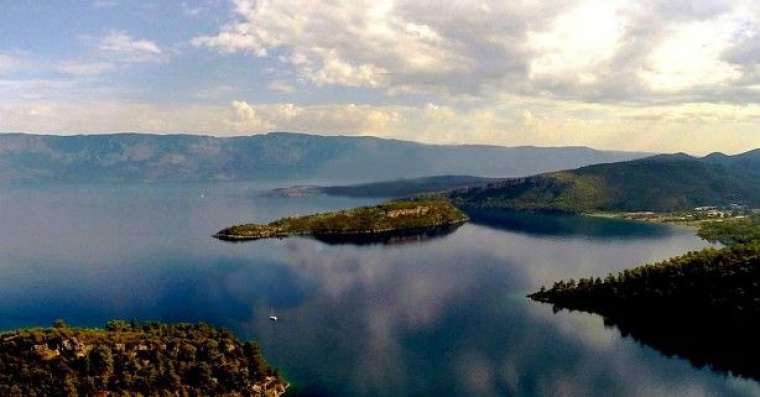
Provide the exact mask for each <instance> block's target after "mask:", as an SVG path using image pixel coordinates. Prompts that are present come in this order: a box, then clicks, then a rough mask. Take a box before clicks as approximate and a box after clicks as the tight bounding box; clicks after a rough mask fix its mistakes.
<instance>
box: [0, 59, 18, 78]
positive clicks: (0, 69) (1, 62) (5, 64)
mask: <svg viewBox="0 0 760 397" xmlns="http://www.w3.org/2000/svg"><path fill="white" fill-rule="evenodd" d="M21 63H22V61H21V60H20V59H19V58H17V57H14V56H10V55H5V54H0V76H2V75H4V74H6V73H10V72H11V71H13V70H14V69H16V68H18V67H20V66H21Z"/></svg>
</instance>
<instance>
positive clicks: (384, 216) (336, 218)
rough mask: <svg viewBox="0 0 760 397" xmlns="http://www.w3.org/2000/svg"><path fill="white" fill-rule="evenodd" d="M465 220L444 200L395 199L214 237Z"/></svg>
mask: <svg viewBox="0 0 760 397" xmlns="http://www.w3.org/2000/svg"><path fill="white" fill-rule="evenodd" d="M465 221H467V216H466V215H465V214H464V213H462V212H461V211H459V210H458V209H457V208H456V207H454V206H453V205H451V203H449V202H448V201H446V200H437V199H419V200H398V201H391V202H388V203H384V204H380V205H376V206H373V207H360V208H354V209H349V210H343V211H337V212H327V213H322V214H314V215H307V216H301V217H290V218H283V219H279V220H277V221H274V222H272V223H269V224H266V225H259V224H246V225H239V226H232V227H229V228H226V229H223V230H221V231H219V233H217V234H216V237H217V238H220V239H229V240H255V239H261V238H269V237H287V236H293V235H313V236H330V235H342V236H346V235H368V234H380V233H395V232H403V231H409V230H424V229H430V228H435V227H440V226H446V225H454V224H459V223H463V222H465Z"/></svg>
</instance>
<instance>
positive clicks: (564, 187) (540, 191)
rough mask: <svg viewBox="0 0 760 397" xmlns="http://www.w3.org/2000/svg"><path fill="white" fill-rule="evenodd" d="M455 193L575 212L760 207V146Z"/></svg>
mask: <svg viewBox="0 0 760 397" xmlns="http://www.w3.org/2000/svg"><path fill="white" fill-rule="evenodd" d="M451 197H452V198H453V199H454V201H455V202H456V203H458V204H459V205H461V206H465V207H474V208H509V209H518V210H560V211H570V212H592V211H674V210H683V209H689V208H694V207H697V206H706V205H721V204H722V205H727V204H731V203H741V204H747V205H750V206H753V207H760V150H754V151H751V152H747V153H743V154H739V155H735V156H727V155H724V154H720V153H714V154H711V155H708V156H706V157H703V158H695V157H691V156H688V155H686V154H682V153H679V154H673V155H658V156H653V157H649V158H644V159H638V160H633V161H627V162H619V163H612V164H598V165H591V166H586V167H582V168H578V169H576V170H571V171H560V172H551V173H546V174H542V175H537V176H532V177H527V178H517V179H510V180H506V181H502V182H496V183H490V184H487V185H485V186H481V187H473V188H467V189H462V190H457V191H455V192H453V193H452V194H451Z"/></svg>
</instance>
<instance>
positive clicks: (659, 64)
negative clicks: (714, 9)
mask: <svg viewBox="0 0 760 397" xmlns="http://www.w3.org/2000/svg"><path fill="white" fill-rule="evenodd" d="M741 26H742V25H741V24H738V23H735V22H734V21H733V20H731V19H729V18H721V19H719V20H713V21H691V22H687V23H683V24H680V25H677V26H673V27H672V28H671V29H670V31H669V34H668V35H667V36H666V37H664V38H663V40H662V42H661V43H659V45H657V46H656V47H655V49H654V50H653V51H652V52H651V53H650V54H649V57H648V63H647V66H645V68H642V69H641V70H640V72H639V76H640V78H641V79H642V80H643V81H644V82H645V83H646V84H647V86H648V87H649V88H651V89H652V90H653V91H681V90H684V89H689V88H693V87H698V86H712V85H718V84H724V83H727V82H731V81H735V80H737V79H739V78H740V77H741V75H742V74H741V71H740V69H739V67H738V66H737V65H732V64H730V63H728V62H726V61H725V60H723V59H722V55H723V53H724V52H725V51H727V50H728V49H729V48H730V47H731V46H732V44H733V42H734V38H735V37H736V34H737V29H739V28H740V27H741Z"/></svg>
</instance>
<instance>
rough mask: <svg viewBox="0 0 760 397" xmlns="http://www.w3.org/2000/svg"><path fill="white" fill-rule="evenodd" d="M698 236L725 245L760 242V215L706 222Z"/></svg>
mask: <svg viewBox="0 0 760 397" xmlns="http://www.w3.org/2000/svg"><path fill="white" fill-rule="evenodd" d="M697 234H698V235H699V237H702V238H703V239H705V240H707V241H711V242H720V243H722V244H725V245H735V244H743V243H749V242H751V241H760V214H754V215H752V216H748V217H745V218H739V219H730V220H724V221H713V222H706V223H703V224H702V225H701V226H700V229H699V232H697Z"/></svg>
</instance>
